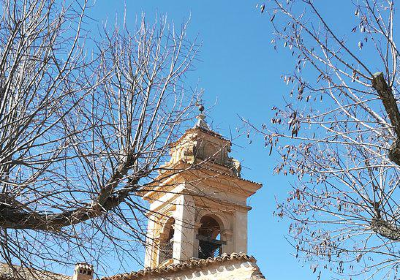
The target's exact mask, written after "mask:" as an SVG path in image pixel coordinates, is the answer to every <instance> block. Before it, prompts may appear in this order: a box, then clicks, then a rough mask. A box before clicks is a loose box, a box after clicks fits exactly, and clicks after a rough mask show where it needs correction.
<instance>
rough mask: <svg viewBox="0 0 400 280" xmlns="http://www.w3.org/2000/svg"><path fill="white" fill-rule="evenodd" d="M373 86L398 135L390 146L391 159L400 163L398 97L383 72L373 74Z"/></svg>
mask: <svg viewBox="0 0 400 280" xmlns="http://www.w3.org/2000/svg"><path fill="white" fill-rule="evenodd" d="M372 87H373V88H374V89H375V90H376V91H377V92H378V95H379V97H380V99H381V100H382V103H383V106H384V107H385V110H386V113H387V114H388V116H389V119H390V122H391V124H392V125H393V128H394V131H395V133H396V136H397V140H396V141H395V142H394V143H393V145H392V146H391V147H390V150H389V159H390V160H391V161H393V162H394V163H396V164H398V165H400V141H399V139H400V112H399V108H398V107H397V103H396V99H395V98H394V95H393V91H392V88H391V87H390V86H389V85H388V84H387V82H386V80H385V78H384V77H383V73H382V72H378V73H375V74H374V75H373V79H372Z"/></svg>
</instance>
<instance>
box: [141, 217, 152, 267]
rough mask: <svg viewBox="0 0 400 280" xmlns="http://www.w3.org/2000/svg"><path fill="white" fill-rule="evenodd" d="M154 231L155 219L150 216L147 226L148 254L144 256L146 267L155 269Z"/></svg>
mask: <svg viewBox="0 0 400 280" xmlns="http://www.w3.org/2000/svg"><path fill="white" fill-rule="evenodd" d="M154 230H155V222H154V217H153V216H150V217H149V219H148V224H147V235H146V253H145V256H144V266H145V267H153V266H154V260H153V255H154Z"/></svg>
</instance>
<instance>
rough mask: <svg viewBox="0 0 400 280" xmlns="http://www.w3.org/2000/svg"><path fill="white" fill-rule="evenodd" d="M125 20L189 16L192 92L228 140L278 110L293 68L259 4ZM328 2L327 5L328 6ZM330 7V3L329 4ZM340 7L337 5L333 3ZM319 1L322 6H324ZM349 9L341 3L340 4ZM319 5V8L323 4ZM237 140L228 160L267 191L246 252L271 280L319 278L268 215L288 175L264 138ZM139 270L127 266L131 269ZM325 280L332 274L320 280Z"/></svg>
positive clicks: (150, 12) (99, 15) (146, 2)
mask: <svg viewBox="0 0 400 280" xmlns="http://www.w3.org/2000/svg"><path fill="white" fill-rule="evenodd" d="M126 2H127V3H126V8H127V19H128V22H129V21H131V22H134V20H135V17H136V16H137V15H140V13H142V12H145V13H146V15H147V16H148V17H150V18H151V17H154V15H155V14H157V13H158V14H167V15H168V18H169V20H170V21H174V22H175V23H176V24H178V25H179V24H180V23H182V21H183V20H184V19H187V18H188V17H189V15H191V24H190V26H189V35H190V36H191V37H195V36H197V35H198V38H199V42H201V43H202V48H201V52H200V55H199V59H200V61H199V62H197V63H196V70H195V71H194V72H192V73H191V74H190V75H189V78H190V79H189V80H190V82H191V83H192V84H193V86H196V85H198V86H199V87H201V88H204V89H205V94H204V99H205V102H206V105H207V106H208V107H212V108H211V109H210V110H209V111H208V122H209V123H211V124H212V127H213V128H214V129H215V130H216V131H218V132H220V133H221V134H223V135H225V136H229V134H230V130H232V131H233V132H234V130H235V128H236V127H240V126H242V123H241V121H240V119H239V117H238V116H242V117H244V118H247V119H250V120H252V121H253V122H254V123H256V124H261V123H263V122H265V123H269V119H270V117H271V107H273V106H275V105H280V104H283V97H284V95H286V93H287V92H288V91H290V89H289V88H287V87H286V86H285V84H284V83H283V81H282V79H281V78H280V77H281V75H282V74H284V73H288V72H291V71H292V69H293V67H292V65H293V62H292V61H291V59H290V55H289V54H288V53H287V52H285V50H284V49H281V50H278V52H276V51H274V50H273V48H272V46H271V44H270V41H271V39H272V34H271V33H272V30H271V26H270V22H269V17H268V16H267V15H262V14H261V13H260V11H259V10H258V9H256V4H258V3H260V2H261V1H253V0H251V1H244V0H219V1H215V0H214V1H210V0H202V1H193V0H169V1H166V0H126ZM329 2H331V3H330V4H329ZM333 2H335V3H333ZM339 2H340V3H341V4H344V5H339V4H338V3H339ZM349 2H351V1H323V3H324V4H323V5H330V6H326V7H323V12H324V13H326V15H327V17H328V20H329V21H331V22H341V23H340V25H338V28H342V26H343V24H344V23H345V22H346V20H347V18H351V17H352V15H353V8H352V5H351V4H350V3H349ZM321 3H322V2H321ZM345 3H346V4H345ZM320 5H322V4H320ZM123 10H124V2H123V1H122V0H121V1H117V0H114V1H110V0H97V2H96V4H95V7H94V8H93V9H92V10H91V11H90V14H91V16H92V17H93V18H94V19H96V20H99V24H100V25H101V21H102V20H105V19H108V21H109V22H114V18H115V15H116V14H118V17H120V18H122V15H123ZM252 140H253V143H252V144H249V143H248V140H247V139H246V137H241V138H239V139H237V140H236V141H235V144H236V145H235V146H234V148H233V155H234V156H235V157H236V158H238V159H240V160H241V161H242V163H243V165H244V170H243V177H245V178H247V179H251V180H254V181H258V182H261V183H262V184H263V185H264V187H263V189H262V190H260V191H259V192H258V193H257V194H256V195H255V196H254V197H253V198H251V200H250V201H249V202H250V206H252V207H253V210H252V211H251V212H250V216H249V248H248V253H249V254H251V255H253V256H255V257H256V258H257V260H258V264H259V266H260V268H261V270H262V272H263V274H264V275H265V276H266V278H267V279H269V280H278V279H279V280H281V279H293V278H295V279H297V280H302V279H316V275H314V274H312V272H311V270H310V269H309V265H308V264H305V265H304V266H303V264H302V263H301V262H299V261H298V260H297V259H295V258H294V256H293V254H295V250H294V249H293V248H292V247H291V246H290V245H289V243H288V242H287V241H286V239H285V236H286V235H287V232H288V222H287V221H285V220H283V221H282V220H279V219H278V218H277V217H275V216H273V211H274V210H275V207H276V203H275V199H278V200H279V199H284V197H285V193H286V192H287V191H288V190H289V189H290V180H291V179H290V177H284V176H281V175H279V176H278V175H273V167H274V165H275V164H276V162H277V158H276V155H274V154H273V155H272V156H269V155H268V153H269V151H268V150H266V149H264V148H263V141H262V137H260V136H252ZM134 269H137V266H135V265H134V264H132V270H134ZM322 278H323V279H328V278H329V275H327V274H325V275H323V276H322Z"/></svg>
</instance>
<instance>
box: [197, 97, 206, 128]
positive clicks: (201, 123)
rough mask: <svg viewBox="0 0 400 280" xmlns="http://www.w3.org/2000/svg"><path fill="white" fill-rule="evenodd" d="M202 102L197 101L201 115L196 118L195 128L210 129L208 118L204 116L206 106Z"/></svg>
mask: <svg viewBox="0 0 400 280" xmlns="http://www.w3.org/2000/svg"><path fill="white" fill-rule="evenodd" d="M202 103H203V102H202V100H197V101H196V106H197V108H199V111H200V114H199V115H198V116H197V117H196V118H197V120H198V121H197V123H196V125H195V127H201V128H203V129H207V130H208V129H210V128H209V127H208V125H207V123H206V122H205V118H206V116H205V115H204V113H203V112H204V105H203V104H202Z"/></svg>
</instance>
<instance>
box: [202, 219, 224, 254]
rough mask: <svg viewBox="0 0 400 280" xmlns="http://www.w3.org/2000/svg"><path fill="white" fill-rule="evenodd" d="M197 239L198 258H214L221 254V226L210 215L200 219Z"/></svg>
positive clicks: (222, 242)
mask: <svg viewBox="0 0 400 280" xmlns="http://www.w3.org/2000/svg"><path fill="white" fill-rule="evenodd" d="M200 223H201V226H200V228H199V231H198V234H197V239H198V240H199V250H198V257H199V258H200V259H207V258H214V257H217V256H220V255H221V254H222V245H223V244H225V242H224V241H222V240H221V232H222V227H221V225H220V223H219V222H218V221H217V220H216V219H214V218H213V217H211V216H203V217H202V218H201V219H200Z"/></svg>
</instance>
